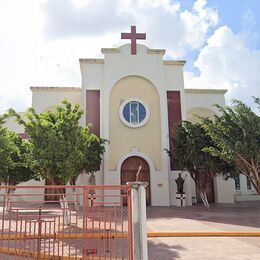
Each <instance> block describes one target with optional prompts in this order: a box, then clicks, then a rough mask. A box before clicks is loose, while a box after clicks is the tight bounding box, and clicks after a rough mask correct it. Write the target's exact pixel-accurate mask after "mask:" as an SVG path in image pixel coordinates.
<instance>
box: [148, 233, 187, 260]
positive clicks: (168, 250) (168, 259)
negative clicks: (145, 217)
mask: <svg viewBox="0 0 260 260" xmlns="http://www.w3.org/2000/svg"><path fill="white" fill-rule="evenodd" d="M180 250H186V249H185V248H184V247H183V246H181V245H174V246H168V245H167V244H164V243H162V242H161V241H160V240H159V239H156V238H154V239H148V259H149V260H159V259H163V260H174V259H178V258H180V254H179V252H178V251H180Z"/></svg>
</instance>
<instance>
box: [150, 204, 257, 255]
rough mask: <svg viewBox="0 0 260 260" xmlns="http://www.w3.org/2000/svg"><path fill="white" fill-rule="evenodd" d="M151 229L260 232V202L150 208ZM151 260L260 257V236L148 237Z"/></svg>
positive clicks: (160, 230) (161, 230)
mask: <svg viewBox="0 0 260 260" xmlns="http://www.w3.org/2000/svg"><path fill="white" fill-rule="evenodd" d="M147 229H148V231H158V232H174V231H185V232H187V231H202V232H207V231H257V232H260V202H243V203H236V204H235V205H213V206H212V208H211V209H210V210H209V211H207V210H205V209H204V208H203V206H193V207H186V208H178V207H148V208H147ZM148 250H149V260H157V259H158V260H159V259H162V260H171V259H181V260H182V259H183V260H184V259H194V260H195V259H196V260H209V259H211V260H215V259H217V260H218V259H219V260H220V259H221V260H233V259H239V260H245V259H248V260H249V259H250V260H251V259H260V237H251V238H244V237H240V238H239V237H211V238H209V237H202V238H198V237H194V238H192V237H189V238H188V237H183V238H176V237H172V238H154V239H151V238H150V239H148Z"/></svg>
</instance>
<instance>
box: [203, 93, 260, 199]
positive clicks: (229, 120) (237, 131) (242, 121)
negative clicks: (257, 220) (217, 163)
mask: <svg viewBox="0 0 260 260" xmlns="http://www.w3.org/2000/svg"><path fill="white" fill-rule="evenodd" d="M254 101H255V104H256V105H257V107H258V111H260V100H259V98H254ZM216 107H217V108H218V109H219V111H220V115H219V116H215V120H214V121H212V120H209V119H204V122H203V123H204V128H205V129H206V131H207V133H208V134H209V135H210V137H211V138H212V139H213V140H214V142H215V143H216V144H217V147H212V146H210V148H208V149H207V151H208V152H210V153H211V154H212V155H214V156H219V157H221V158H223V159H224V160H232V161H233V162H234V163H235V164H236V165H237V167H238V168H239V170H240V171H241V174H244V175H245V176H247V177H249V178H250V180H251V183H252V184H253V186H254V188H255V190H256V192H257V193H258V194H260V117H259V115H257V114H256V113H255V112H253V111H252V109H251V108H250V107H248V106H246V105H245V104H244V103H242V102H241V101H238V100H234V101H233V106H226V107H221V106H219V105H216Z"/></svg>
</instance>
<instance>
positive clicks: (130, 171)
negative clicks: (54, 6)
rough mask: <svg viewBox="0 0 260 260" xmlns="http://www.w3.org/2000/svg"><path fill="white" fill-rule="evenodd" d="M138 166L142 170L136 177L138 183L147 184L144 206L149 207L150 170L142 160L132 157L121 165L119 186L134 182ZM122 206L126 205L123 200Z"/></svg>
mask: <svg viewBox="0 0 260 260" xmlns="http://www.w3.org/2000/svg"><path fill="white" fill-rule="evenodd" d="M140 166H142V169H141V171H140V173H139V175H138V181H142V182H147V183H148V186H147V187H146V205H151V188H150V187H151V185H150V170H149V165H148V163H147V162H146V161H145V160H144V159H143V158H141V157H138V156H132V157H129V158H127V159H126V160H125V161H124V162H123V163H122V166H121V184H122V185H125V184H126V183H127V182H134V181H136V174H137V172H138V168H139V167H140ZM124 204H126V201H125V200H124Z"/></svg>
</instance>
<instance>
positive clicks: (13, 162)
mask: <svg viewBox="0 0 260 260" xmlns="http://www.w3.org/2000/svg"><path fill="white" fill-rule="evenodd" d="M5 119H6V115H2V116H1V117H0V182H1V183H5V184H6V185H17V184H19V183H20V182H25V181H28V180H30V179H32V178H33V172H32V171H31V170H30V168H29V166H28V157H29V155H30V145H29V143H28V142H27V141H23V140H22V138H21V137H20V136H18V135H17V134H16V133H14V132H11V131H9V130H8V129H7V128H6V127H5V126H4V123H5Z"/></svg>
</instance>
